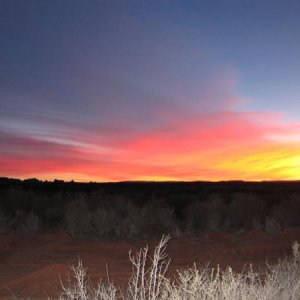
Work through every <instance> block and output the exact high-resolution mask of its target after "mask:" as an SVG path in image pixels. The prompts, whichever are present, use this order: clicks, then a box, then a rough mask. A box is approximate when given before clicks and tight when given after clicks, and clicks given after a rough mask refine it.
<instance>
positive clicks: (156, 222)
mask: <svg viewBox="0 0 300 300" xmlns="http://www.w3.org/2000/svg"><path fill="white" fill-rule="evenodd" d="M142 216H143V218H142V224H141V226H142V231H143V232H145V233H146V236H147V235H148V236H149V235H156V236H157V235H161V234H163V233H164V232H168V233H172V232H176V231H177V230H178V228H177V227H176V216H175V213H174V210H173V209H171V208H170V207H169V206H168V205H167V204H166V203H165V201H164V200H163V199H152V200H151V201H149V202H147V203H146V204H145V205H144V206H143V208H142Z"/></svg>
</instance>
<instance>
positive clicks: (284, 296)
mask: <svg viewBox="0 0 300 300" xmlns="http://www.w3.org/2000/svg"><path fill="white" fill-rule="evenodd" d="M168 240H169V236H163V237H162V239H161V240H160V242H159V244H158V245H157V247H156V248H155V250H154V253H153V255H152V256H149V253H148V247H147V246H146V247H144V248H142V249H141V250H139V251H138V252H137V253H136V254H135V255H132V254H131V253H129V259H130V261H131V264H132V275H131V278H130V279H129V281H128V286H127V290H125V291H123V292H122V291H121V290H120V289H119V288H118V287H116V286H115V285H114V284H113V282H111V281H110V280H109V279H108V280H107V282H103V281H100V282H99V283H98V285H97V287H93V286H92V284H91V283H90V282H89V280H88V275H87V269H86V268H84V266H83V265H82V262H81V261H79V262H78V265H77V266H73V267H72V271H73V274H74V278H73V279H74V280H73V281H72V280H70V281H69V282H68V283H67V285H65V284H63V283H62V293H61V295H60V297H59V299H60V300H75V299H76V300H88V299H93V300H96V299H102V300H115V299H126V300H154V299H160V300H167V299H170V300H182V299H184V300H196V299H197V300H199V299H201V300H202V299H203V300H215V299H218V300H221V299H222V300H255V299H257V300H258V299H259V300H294V299H295V300H296V299H300V262H299V261H300V259H299V258H300V252H299V244H298V242H295V243H294V245H293V247H292V254H293V256H292V257H290V258H285V259H283V260H280V261H278V263H277V264H275V265H268V264H267V265H266V266H265V269H264V271H263V272H261V273H258V272H257V271H254V270H253V268H252V267H251V265H250V266H249V267H248V268H247V269H245V271H244V272H242V273H235V272H233V270H232V269H231V268H230V267H228V268H227V270H225V271H221V270H220V268H219V267H216V268H215V269H212V268H208V267H207V268H202V269H199V268H197V267H196V265H194V267H193V268H190V269H186V270H183V271H178V273H177V276H176V277H175V279H174V280H171V279H170V278H168V277H167V276H166V273H167V270H168V267H169V263H170V259H169V258H168V256H167V254H166V247H167V242H168Z"/></svg>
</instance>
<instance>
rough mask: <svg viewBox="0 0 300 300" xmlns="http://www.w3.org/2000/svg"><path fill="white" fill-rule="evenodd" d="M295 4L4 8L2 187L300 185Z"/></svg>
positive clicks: (54, 2)
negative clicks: (7, 182) (39, 183)
mask: <svg viewBox="0 0 300 300" xmlns="http://www.w3.org/2000/svg"><path fill="white" fill-rule="evenodd" d="M299 16H300V1H298V0H281V1H279V0H263V1H262V0H236V1H233V0H197V1H186V0H182V1H179V0H172V1H171V0H163V1H162V0H159V1H152V0H151V1H143V0H139V1H130V0H127V1H123V0H119V1H115V0H89V1H86V0H43V1H41V0H26V1H24V0H1V1H0V43H1V44H0V45H1V46H0V176H5V177H17V178H33V177H36V178H38V179H41V180H53V179H55V178H59V179H63V180H66V181H68V180H76V181H99V182H102V181H125V180H126V181H127V180H155V181H159V180H184V181H190V180H192V181H194V180H209V181H220V180H251V181H256V180H258V181H260V180H297V179H300V18H299Z"/></svg>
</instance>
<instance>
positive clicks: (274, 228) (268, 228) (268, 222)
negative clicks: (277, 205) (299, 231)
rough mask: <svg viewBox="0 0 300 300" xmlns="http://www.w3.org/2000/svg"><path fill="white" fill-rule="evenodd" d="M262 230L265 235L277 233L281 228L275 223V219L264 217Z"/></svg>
mask: <svg viewBox="0 0 300 300" xmlns="http://www.w3.org/2000/svg"><path fill="white" fill-rule="evenodd" d="M264 229H265V232H266V233H268V234H274V233H277V232H279V231H280V230H281V229H282V228H281V225H280V223H279V221H277V220H276V219H274V218H272V217H266V218H265V227H264Z"/></svg>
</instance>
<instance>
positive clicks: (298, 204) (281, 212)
mask: <svg viewBox="0 0 300 300" xmlns="http://www.w3.org/2000/svg"><path fill="white" fill-rule="evenodd" d="M299 215H300V197H299V195H298V194H291V195H287V196H286V198H285V199H283V200H282V201H281V202H280V203H278V204H277V205H275V206H274V207H273V209H272V211H271V217H272V218H274V219H276V220H277V221H278V222H279V223H280V224H281V225H282V227H284V228H288V227H299V226H300V218H299Z"/></svg>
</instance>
